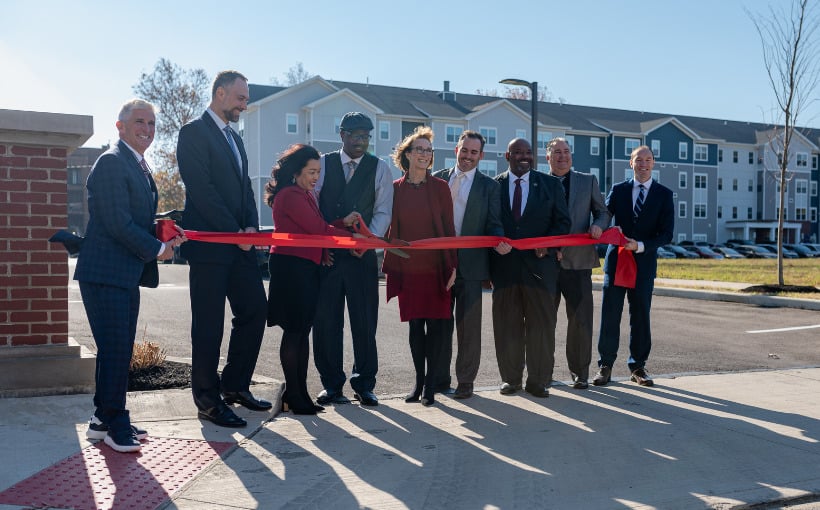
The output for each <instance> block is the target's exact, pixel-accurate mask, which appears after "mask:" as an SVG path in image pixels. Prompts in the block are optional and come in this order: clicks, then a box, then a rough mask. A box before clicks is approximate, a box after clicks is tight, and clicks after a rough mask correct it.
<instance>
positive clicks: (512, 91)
mask: <svg viewBox="0 0 820 510" xmlns="http://www.w3.org/2000/svg"><path fill="white" fill-rule="evenodd" d="M475 93H476V94H478V95H481V96H493V97H504V98H507V99H524V100H526V101H529V100H530V89H529V88H527V87H518V86H514V87H505V88H504V92H503V94H501V95H499V93H498V89H477V90H476V91H475ZM538 100H539V101H553V96H552V92H550V89H549V88H548V87H547V86H546V85H539V86H538ZM558 100H559V101H560V102H564V100H563V98H558Z"/></svg>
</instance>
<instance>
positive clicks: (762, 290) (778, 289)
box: [741, 284, 820, 295]
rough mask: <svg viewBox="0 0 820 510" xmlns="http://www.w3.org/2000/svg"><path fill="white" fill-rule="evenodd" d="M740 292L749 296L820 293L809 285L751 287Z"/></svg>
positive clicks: (819, 290)
mask: <svg viewBox="0 0 820 510" xmlns="http://www.w3.org/2000/svg"><path fill="white" fill-rule="evenodd" d="M741 292H748V293H750V294H774V295H777V294H782V293H784V292H795V293H806V294H811V293H814V292H820V289H818V288H817V287H813V286H811V285H774V284H768V285H752V286H751V287H746V288H745V289H743V290H742V291H741Z"/></svg>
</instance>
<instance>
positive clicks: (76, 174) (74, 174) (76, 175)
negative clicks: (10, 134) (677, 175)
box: [68, 168, 814, 184]
mask: <svg viewBox="0 0 820 510" xmlns="http://www.w3.org/2000/svg"><path fill="white" fill-rule="evenodd" d="M68 183H69V184H80V171H79V170H78V169H76V168H69V169H68ZM812 184H814V183H812Z"/></svg>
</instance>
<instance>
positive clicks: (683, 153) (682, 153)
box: [678, 142, 689, 159]
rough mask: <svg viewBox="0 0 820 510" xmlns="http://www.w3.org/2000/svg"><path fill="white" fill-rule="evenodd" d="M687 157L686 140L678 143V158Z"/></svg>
mask: <svg viewBox="0 0 820 510" xmlns="http://www.w3.org/2000/svg"><path fill="white" fill-rule="evenodd" d="M688 158H689V144H688V143H686V142H680V143H678V159H688Z"/></svg>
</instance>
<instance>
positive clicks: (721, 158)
mask: <svg viewBox="0 0 820 510" xmlns="http://www.w3.org/2000/svg"><path fill="white" fill-rule="evenodd" d="M718 163H723V149H718Z"/></svg>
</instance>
